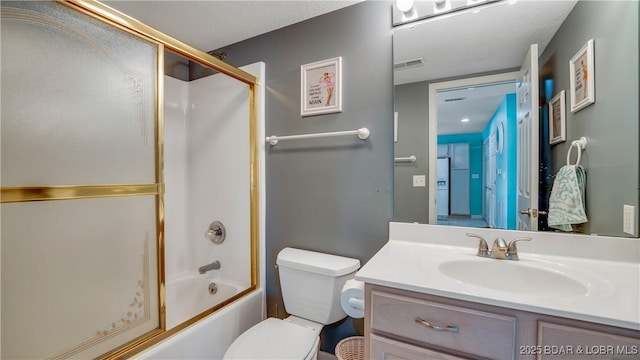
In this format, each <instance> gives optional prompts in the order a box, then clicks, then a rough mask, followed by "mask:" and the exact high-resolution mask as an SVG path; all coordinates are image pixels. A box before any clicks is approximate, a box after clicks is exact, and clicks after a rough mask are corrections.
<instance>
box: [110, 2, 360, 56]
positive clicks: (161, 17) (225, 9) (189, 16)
mask: <svg viewBox="0 0 640 360" xmlns="http://www.w3.org/2000/svg"><path fill="white" fill-rule="evenodd" d="M359 1H362V0H353V1H341V0H323V1H317V0H311V1H271V0H263V1H246V0H236V1H220V0H209V1H156V0H145V1H128V0H127V1H104V3H105V4H107V5H109V6H111V7H113V8H115V9H117V10H119V11H121V12H123V13H125V14H127V15H129V16H131V17H133V18H135V19H137V20H140V21H142V22H143V23H145V24H147V25H150V26H152V27H154V28H156V29H158V30H160V31H162V32H164V33H166V34H168V35H171V36H172V37H174V38H176V39H178V40H181V41H183V42H186V43H187V44H189V45H192V46H195V47H196V48H198V49H200V50H204V51H210V50H214V49H218V48H221V47H224V46H227V45H230V44H234V43H237V42H239V41H242V40H246V39H249V38H252V37H254V36H257V35H260V34H264V33H267V32H270V31H273V30H277V29H280V28H282V27H285V26H288V25H291V24H294V23H297V22H300V21H304V20H306V19H309V18H312V17H315V16H318V15H322V14H324V13H328V12H331V11H335V10H337V9H340V8H343V7H345V6H349V5H352V4H355V3H357V2H359Z"/></svg>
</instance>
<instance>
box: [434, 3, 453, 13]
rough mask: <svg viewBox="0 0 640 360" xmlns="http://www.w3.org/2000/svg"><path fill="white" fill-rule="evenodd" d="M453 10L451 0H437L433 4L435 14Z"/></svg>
mask: <svg viewBox="0 0 640 360" xmlns="http://www.w3.org/2000/svg"><path fill="white" fill-rule="evenodd" d="M450 10H451V0H435V1H434V4H433V13H434V14H439V13H443V12H448V11H450Z"/></svg>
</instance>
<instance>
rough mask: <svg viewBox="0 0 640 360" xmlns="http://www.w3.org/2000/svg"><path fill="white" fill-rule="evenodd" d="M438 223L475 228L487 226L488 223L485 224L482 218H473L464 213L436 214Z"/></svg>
mask: <svg viewBox="0 0 640 360" xmlns="http://www.w3.org/2000/svg"><path fill="white" fill-rule="evenodd" d="M438 225H449V226H465V227H476V228H488V227H489V224H487V222H486V221H484V219H474V218H471V217H470V216H464V215H449V216H438Z"/></svg>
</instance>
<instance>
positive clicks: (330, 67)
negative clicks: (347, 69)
mask: <svg viewBox="0 0 640 360" xmlns="http://www.w3.org/2000/svg"><path fill="white" fill-rule="evenodd" d="M300 79H301V88H302V96H301V102H300V115H302V116H309V115H317V114H328V113H334V112H341V111H342V57H337V58H333V59H328V60H323V61H317V62H314V63H311V64H305V65H302V66H301V67H300Z"/></svg>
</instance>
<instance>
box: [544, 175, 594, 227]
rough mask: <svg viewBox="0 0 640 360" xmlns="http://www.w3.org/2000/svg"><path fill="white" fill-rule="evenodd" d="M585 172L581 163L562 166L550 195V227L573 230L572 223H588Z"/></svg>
mask: <svg viewBox="0 0 640 360" xmlns="http://www.w3.org/2000/svg"><path fill="white" fill-rule="evenodd" d="M584 182H585V173H584V169H583V168H582V166H580V165H565V166H563V167H562V168H560V171H558V174H557V175H556V178H555V180H554V181H553V187H552V188H551V196H550V197H549V217H548V224H549V226H550V227H552V228H555V229H558V230H562V231H573V227H572V226H571V225H572V224H582V223H586V222H587V221H588V220H587V214H586V213H585V210H584V194H585V189H584Z"/></svg>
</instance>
